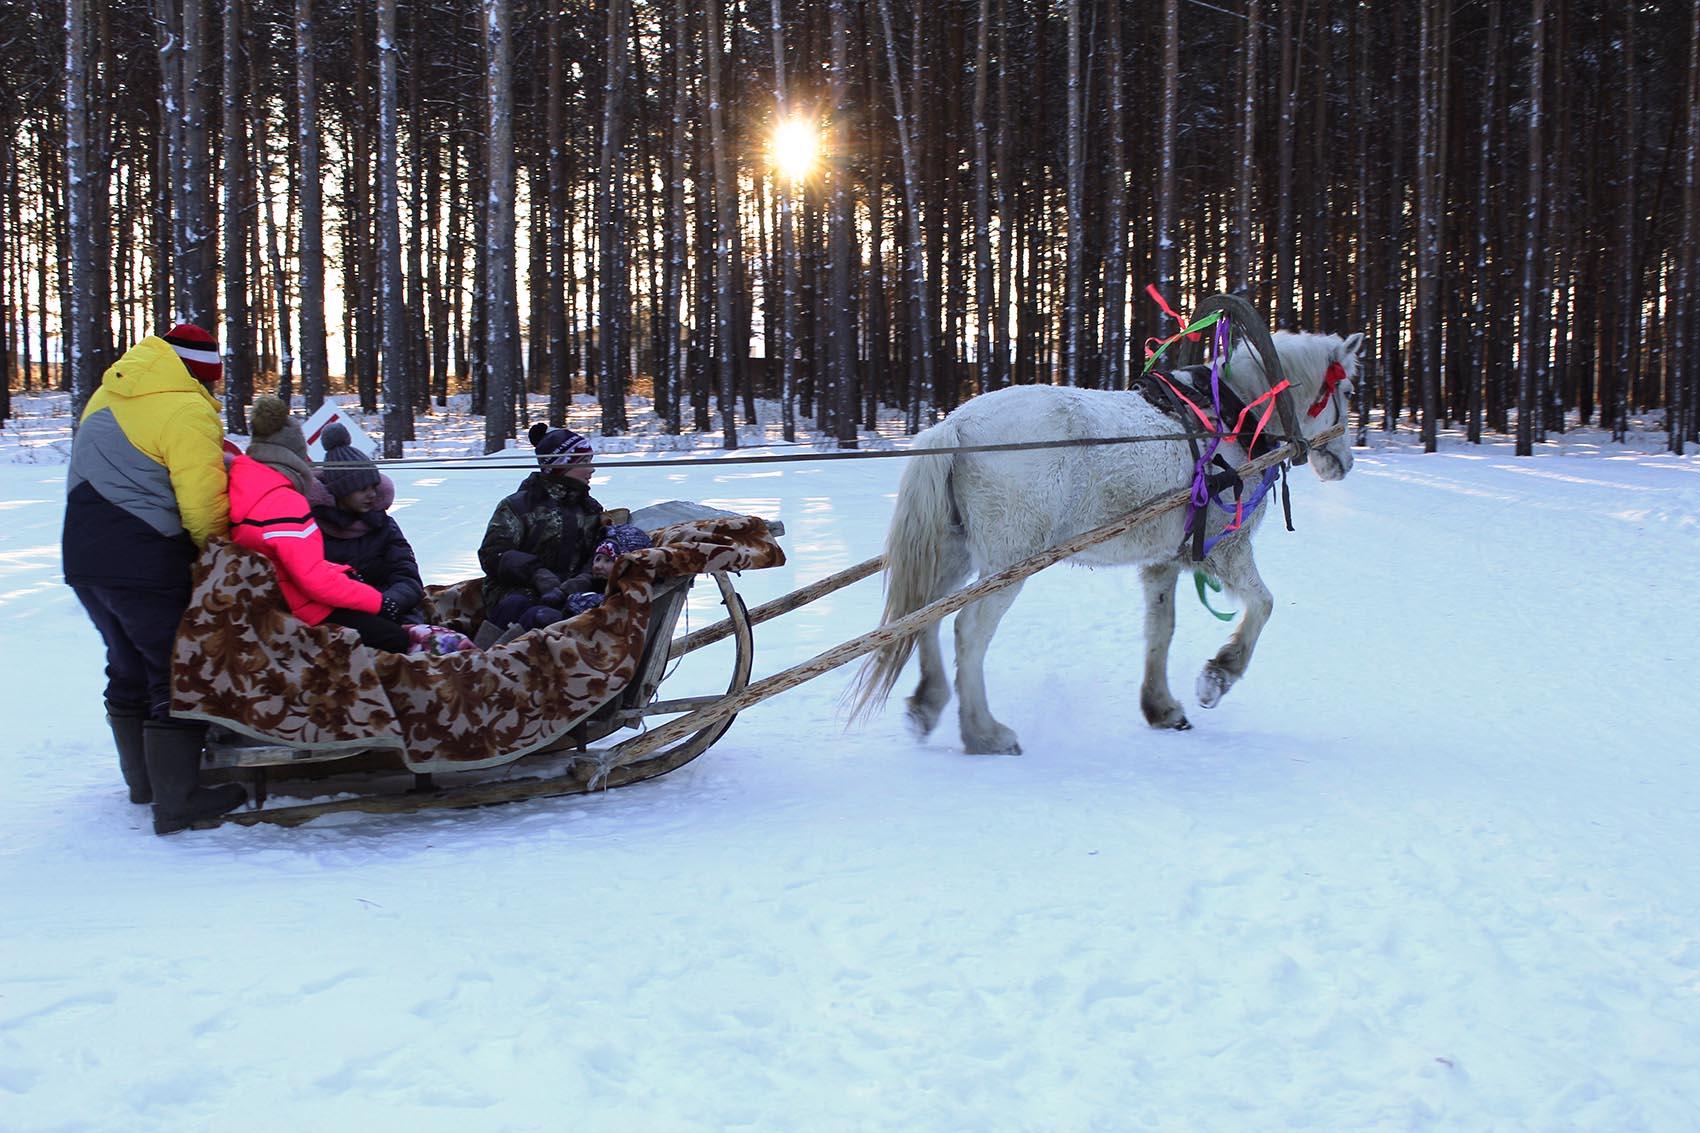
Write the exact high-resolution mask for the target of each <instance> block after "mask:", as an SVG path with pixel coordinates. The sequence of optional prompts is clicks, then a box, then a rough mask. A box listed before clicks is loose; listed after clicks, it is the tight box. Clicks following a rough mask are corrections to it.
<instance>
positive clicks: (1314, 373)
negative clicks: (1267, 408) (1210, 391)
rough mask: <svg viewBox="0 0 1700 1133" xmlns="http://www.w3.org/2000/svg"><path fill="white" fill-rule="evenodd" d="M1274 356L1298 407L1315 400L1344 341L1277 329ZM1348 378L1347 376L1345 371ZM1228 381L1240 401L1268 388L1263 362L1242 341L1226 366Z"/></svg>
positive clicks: (1323, 335)
mask: <svg viewBox="0 0 1700 1133" xmlns="http://www.w3.org/2000/svg"><path fill="white" fill-rule="evenodd" d="M1270 337H1271V338H1273V339H1274V340H1275V353H1277V354H1279V355H1280V356H1281V376H1282V377H1283V378H1286V379H1287V380H1288V381H1289V382H1291V383H1292V387H1293V400H1294V401H1295V402H1297V403H1298V405H1299V406H1300V408H1303V407H1304V406H1306V405H1309V404H1310V403H1311V402H1312V401H1315V400H1316V395H1317V393H1318V392H1319V391H1320V390H1321V389H1322V379H1323V378H1324V377H1325V376H1326V375H1327V373H1328V363H1330V362H1333V361H1335V360H1337V359H1339V358H1340V356H1341V347H1343V346H1344V345H1345V340H1344V339H1342V338H1341V337H1340V336H1339V335H1337V334H1309V333H1300V332H1296V331H1286V330H1280V331H1276V332H1275V333H1274V334H1272V335H1271V336H1270ZM1348 376H1352V375H1350V373H1349V372H1348ZM1228 381H1229V384H1231V385H1232V386H1233V387H1234V391H1235V392H1236V393H1238V394H1239V395H1240V396H1241V397H1242V398H1246V399H1247V400H1250V399H1251V398H1255V397H1257V396H1258V395H1259V394H1261V393H1264V392H1265V391H1267V390H1268V389H1269V382H1268V381H1267V379H1265V377H1264V375H1263V359H1262V358H1260V357H1258V354H1257V351H1256V350H1254V349H1252V347H1251V344H1250V343H1249V342H1244V341H1242V342H1241V343H1240V344H1239V345H1238V346H1236V347H1235V348H1234V354H1233V357H1232V359H1231V360H1230V361H1229V365H1228Z"/></svg>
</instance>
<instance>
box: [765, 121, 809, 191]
mask: <svg viewBox="0 0 1700 1133" xmlns="http://www.w3.org/2000/svg"><path fill="white" fill-rule="evenodd" d="M772 152H773V164H774V167H775V168H776V169H778V170H779V171H780V172H781V173H783V174H784V175H785V176H786V177H789V178H790V179H791V180H793V181H801V180H803V179H804V178H806V177H807V176H808V175H809V174H810V173H811V172H812V171H813V170H814V167H815V157H816V155H817V153H818V152H819V141H818V140H817V138H816V135H815V128H814V126H812V125H810V124H809V123H807V122H804V121H803V120H802V119H800V118H788V119H786V120H785V121H783V122H781V123H779V125H777V126H775V127H774V129H773V143H772Z"/></svg>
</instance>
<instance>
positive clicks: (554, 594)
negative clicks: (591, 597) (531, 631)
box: [537, 586, 567, 610]
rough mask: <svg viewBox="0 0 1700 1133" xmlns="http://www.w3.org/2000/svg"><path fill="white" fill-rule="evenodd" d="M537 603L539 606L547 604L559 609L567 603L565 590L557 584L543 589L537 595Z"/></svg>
mask: <svg viewBox="0 0 1700 1133" xmlns="http://www.w3.org/2000/svg"><path fill="white" fill-rule="evenodd" d="M537 604H538V605H539V606H548V607H550V608H551V609H555V610H559V609H561V608H562V607H564V606H565V605H566V604H567V592H566V591H565V590H562V589H561V588H560V587H559V586H556V587H553V588H551V589H549V590H545V591H544V592H543V593H542V594H540V595H538V596H537Z"/></svg>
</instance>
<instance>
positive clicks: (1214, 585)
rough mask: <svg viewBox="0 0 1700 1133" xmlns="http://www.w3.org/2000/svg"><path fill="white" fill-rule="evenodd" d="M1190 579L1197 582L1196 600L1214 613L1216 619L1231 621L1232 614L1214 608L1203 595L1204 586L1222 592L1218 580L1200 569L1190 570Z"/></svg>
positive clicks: (1232, 618)
mask: <svg viewBox="0 0 1700 1133" xmlns="http://www.w3.org/2000/svg"><path fill="white" fill-rule="evenodd" d="M1192 580H1193V581H1194V582H1196V583H1197V584H1198V600H1199V602H1201V603H1202V604H1203V605H1204V608H1205V609H1206V610H1209V611H1210V612H1211V613H1212V614H1214V615H1215V616H1216V619H1217V620H1218V621H1224V622H1231V621H1233V620H1234V615H1233V614H1224V613H1222V611H1220V610H1218V609H1216V608H1215V607H1214V606H1212V605H1211V604H1210V599H1209V598H1207V597H1205V594H1204V588H1205V587H1206V586H1208V587H1209V588H1210V589H1212V590H1214V591H1215V592H1216V593H1218V594H1220V593H1222V584H1221V583H1220V582H1217V581H1216V580H1215V579H1214V578H1211V577H1210V576H1209V575H1207V574H1205V573H1204V572H1203V571H1201V570H1195V571H1193V572H1192Z"/></svg>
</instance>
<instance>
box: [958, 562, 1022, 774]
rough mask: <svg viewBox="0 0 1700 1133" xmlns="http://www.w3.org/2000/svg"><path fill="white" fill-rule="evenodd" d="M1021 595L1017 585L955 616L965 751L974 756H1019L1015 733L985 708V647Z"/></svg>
mask: <svg viewBox="0 0 1700 1133" xmlns="http://www.w3.org/2000/svg"><path fill="white" fill-rule="evenodd" d="M1020 592H1021V583H1019V582H1017V583H1014V584H1012V585H1010V586H1006V587H1004V589H1002V590H997V591H993V592H992V593H990V594H988V595H986V596H985V597H984V598H982V599H980V600H979V601H978V602H974V603H971V604H969V605H967V606H965V607H963V609H962V610H961V612H960V613H958V614H957V615H956V696H957V703H958V707H959V711H960V713H961V722H962V749H963V750H964V751H966V752H968V753H969V754H971V755H1020V754H1021V743H1020V742H1019V741H1018V740H1017V739H1016V736H1015V733H1014V732H1013V731H1011V730H1010V729H1008V728H1006V727H1004V726H1003V725H1002V724H1000V723H998V722H997V721H996V720H995V719H993V718H992V710H991V708H990V707H988V706H987V704H986V668H985V662H986V647H987V646H989V645H990V644H991V643H992V635H993V634H995V633H997V631H998V623H999V622H1000V621H1002V620H1003V616H1004V614H1005V613H1007V612H1008V611H1009V607H1010V603H1012V602H1014V601H1015V596H1016V595H1017V594H1019V593H1020Z"/></svg>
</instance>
